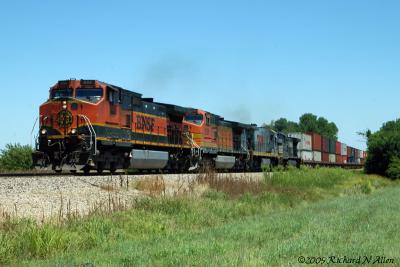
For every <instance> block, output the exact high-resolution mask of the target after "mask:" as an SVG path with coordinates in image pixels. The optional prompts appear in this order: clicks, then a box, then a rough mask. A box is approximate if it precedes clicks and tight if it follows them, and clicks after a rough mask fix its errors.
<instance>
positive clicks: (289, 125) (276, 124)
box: [266, 118, 299, 133]
mask: <svg viewBox="0 0 400 267" xmlns="http://www.w3.org/2000/svg"><path fill="white" fill-rule="evenodd" d="M266 126H268V127H269V128H271V129H272V130H274V131H277V132H284V133H292V132H298V131H299V125H298V124H297V123H296V122H294V121H289V120H287V119H285V118H280V119H278V120H276V121H271V124H270V125H266Z"/></svg>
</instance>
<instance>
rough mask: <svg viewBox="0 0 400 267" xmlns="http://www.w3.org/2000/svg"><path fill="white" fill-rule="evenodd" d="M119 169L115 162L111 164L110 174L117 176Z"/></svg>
mask: <svg viewBox="0 0 400 267" xmlns="http://www.w3.org/2000/svg"><path fill="white" fill-rule="evenodd" d="M116 170H117V168H116V167H115V162H110V173H111V174H115V172H116Z"/></svg>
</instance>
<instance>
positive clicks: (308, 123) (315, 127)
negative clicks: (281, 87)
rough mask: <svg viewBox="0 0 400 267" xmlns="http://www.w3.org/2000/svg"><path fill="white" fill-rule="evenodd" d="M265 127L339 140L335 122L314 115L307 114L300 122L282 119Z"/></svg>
mask: <svg viewBox="0 0 400 267" xmlns="http://www.w3.org/2000/svg"><path fill="white" fill-rule="evenodd" d="M264 126H267V127H269V128H270V129H272V130H274V131H277V132H283V133H292V132H302V133H308V132H312V133H318V134H320V135H322V136H325V137H328V138H331V139H334V140H337V139H338V132H339V129H338V128H337V126H336V124H335V123H334V122H330V121H328V120H327V119H325V118H324V117H318V116H317V115H314V114H312V113H305V114H303V115H302V116H301V117H300V118H299V122H294V121H290V120H287V119H286V118H280V119H278V120H276V121H271V123H269V124H264Z"/></svg>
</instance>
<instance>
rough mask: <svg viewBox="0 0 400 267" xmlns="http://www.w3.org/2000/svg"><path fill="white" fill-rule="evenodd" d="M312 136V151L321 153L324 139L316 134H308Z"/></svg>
mask: <svg viewBox="0 0 400 267" xmlns="http://www.w3.org/2000/svg"><path fill="white" fill-rule="evenodd" d="M307 134H309V135H311V139H312V150H313V151H321V148H322V138H321V135H319V134H316V133H307Z"/></svg>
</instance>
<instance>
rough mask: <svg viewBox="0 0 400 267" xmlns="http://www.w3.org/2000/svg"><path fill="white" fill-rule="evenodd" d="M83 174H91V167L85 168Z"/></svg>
mask: <svg viewBox="0 0 400 267" xmlns="http://www.w3.org/2000/svg"><path fill="white" fill-rule="evenodd" d="M82 170H83V173H84V174H85V175H89V173H90V167H89V166H85V167H83V169H82Z"/></svg>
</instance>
